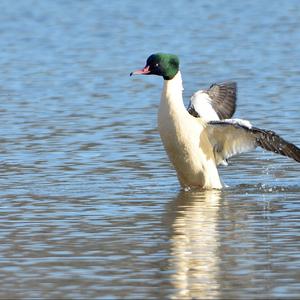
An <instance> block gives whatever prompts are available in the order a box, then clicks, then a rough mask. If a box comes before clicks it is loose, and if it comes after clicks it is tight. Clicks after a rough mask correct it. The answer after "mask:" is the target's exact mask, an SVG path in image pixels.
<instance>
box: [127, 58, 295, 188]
mask: <svg viewBox="0 0 300 300" xmlns="http://www.w3.org/2000/svg"><path fill="white" fill-rule="evenodd" d="M179 65H180V63H179V58H178V56H177V55H174V54H169V53H154V54H151V55H150V56H149V57H148V59H147V61H146V65H145V67H144V68H142V69H140V70H137V71H134V72H131V73H130V76H132V75H157V76H161V77H162V78H163V88H162V93H161V99H160V104H159V109H158V114H157V122H158V131H159V134H160V137H161V140H162V143H163V146H164V149H165V151H166V153H167V155H168V157H169V160H170V161H171V163H172V165H173V166H174V168H175V171H176V174H177V177H178V181H179V183H180V186H181V187H182V189H184V190H186V189H205V190H206V189H208V190H209V189H222V188H223V187H224V186H225V185H224V184H223V183H222V181H221V179H220V176H219V172H218V166H220V165H228V159H229V158H231V157H233V156H235V155H238V154H241V153H244V152H247V151H251V150H254V149H256V148H257V147H261V148H263V149H265V150H267V151H271V152H274V153H277V154H280V155H283V156H287V157H289V158H291V159H293V160H295V161H296V162H298V163H300V149H299V148H298V147H297V146H296V145H294V144H292V143H290V142H288V141H286V140H285V139H283V138H282V137H280V136H279V135H278V134H277V133H275V132H274V131H271V130H265V129H261V128H257V127H254V126H252V124H251V123H250V122H249V121H247V120H243V119H234V118H232V116H233V114H234V113H235V110H236V98H237V84H236V82H234V81H227V82H226V81H225V82H221V83H214V84H212V85H211V86H210V87H209V88H208V89H206V90H199V91H197V92H196V93H195V94H194V95H193V96H192V97H191V100H190V102H189V104H188V107H185V105H184V101H183V84H182V77H181V72H180V67H179Z"/></svg>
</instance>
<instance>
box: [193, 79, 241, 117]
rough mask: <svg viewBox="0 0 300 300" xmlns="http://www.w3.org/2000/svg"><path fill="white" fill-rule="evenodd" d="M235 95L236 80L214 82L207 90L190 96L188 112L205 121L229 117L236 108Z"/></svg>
mask: <svg viewBox="0 0 300 300" xmlns="http://www.w3.org/2000/svg"><path fill="white" fill-rule="evenodd" d="M236 95H237V84H236V82H233V81H227V82H221V83H214V84H212V85H211V86H210V88H209V89H208V90H203V91H202V90H200V91H198V92H196V93H195V94H194V95H193V96H192V98H191V100H190V103H189V106H188V112H189V113H190V114H191V115H193V116H194V117H202V118H204V119H205V120H207V121H209V120H220V119H221V120H222V119H230V118H231V117H232V116H233V114H234V112H235V109H236Z"/></svg>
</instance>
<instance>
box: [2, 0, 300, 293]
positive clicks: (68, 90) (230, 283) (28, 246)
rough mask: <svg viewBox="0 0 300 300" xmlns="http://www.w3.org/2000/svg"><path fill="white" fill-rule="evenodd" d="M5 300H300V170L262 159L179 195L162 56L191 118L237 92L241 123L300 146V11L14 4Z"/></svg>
mask: <svg viewBox="0 0 300 300" xmlns="http://www.w3.org/2000/svg"><path fill="white" fill-rule="evenodd" d="M0 24H1V28H0V49H1V53H0V70H1V76H0V117H1V120H2V122H1V126H0V141H1V147H0V163H1V175H0V184H1V190H0V196H1V198H0V199H1V200H0V201H1V202H0V203H1V228H0V239H1V243H0V267H1V274H0V298H22V299H25V298H30V299H32V298H43V299H49V298H60V299H64V298H65V299H66V298H68V299H70V298H73V299H81V298H88V299H96V298H97V299H99V298H100V299H108V298H109V299H111V298H112V299H116V298H117V299H118V298H123V299H124V298H125V299H141V298H143V299H150V298H153V299H163V298H174V299H202V298H213V299H215V298H223V299H228V298H237V299H241V298H258V299H259V298H261V299H266V298H291V297H295V298H297V297H299V294H300V283H299V282H300V272H299V269H300V255H299V253H300V242H299V240H300V239H299V238H300V236H299V222H300V202H299V200H300V199H299V195H300V184H299V175H300V173H299V171H300V165H299V164H297V163H295V162H294V161H292V160H290V159H287V158H285V157H281V156H277V155H275V154H270V153H267V152H263V151H261V150H257V151H255V152H251V153H247V154H243V155H241V156H238V157H235V158H233V159H231V160H230V165H229V166H228V167H226V168H225V167H222V168H220V173H221V177H222V179H223V181H224V182H225V183H226V184H227V185H228V186H229V187H228V188H226V189H224V190H223V191H220V192H218V191H206V192H201V191H199V192H182V191H180V187H179V184H178V182H177V179H176V175H175V172H174V170H173V169H172V167H171V165H170V163H169V162H168V159H167V156H166V154H165V152H164V150H163V147H162V145H161V141H160V138H159V135H158V132H157V129H156V128H157V125H156V113H157V109H158V103H159V98H160V92H161V87H162V82H161V81H162V80H161V78H158V77H151V76H146V77H135V78H130V77H129V73H130V72H131V71H133V70H135V69H138V68H141V67H143V66H144V64H145V60H146V58H147V57H148V56H149V55H150V54H151V53H154V52H157V51H160V52H171V53H175V54H177V55H178V56H179V57H180V59H181V71H182V74H183V80H184V88H185V90H184V95H185V101H186V103H187V102H188V100H189V97H190V96H191V95H192V94H193V92H195V91H196V90H198V89H202V88H207V87H208V86H209V85H210V84H211V83H213V82H217V81H223V80H227V79H231V80H236V81H237V82H238V88H239V90H238V109H237V112H236V117H239V118H246V119H248V120H250V121H251V122H252V123H253V124H254V125H255V126H257V127H261V128H265V129H272V130H274V131H276V132H277V133H278V134H280V135H282V136H283V137H284V138H285V139H287V140H289V141H291V142H293V143H295V144H297V145H300V132H299V130H298V129H299V125H300V122H299V113H300V105H299V103H300V98H299V94H300V84H299V78H300V65H299V61H300V44H299V42H298V41H299V40H300V3H299V1H296V0H295V1H293V0H288V1H273V2H270V1H265V0H263V1H262V0H260V1H221V0H219V1H186V0H175V1H157V0H154V1H148V2H147V1H96V0H95V1H34V0H28V1H25V0H23V1H15V2H12V1H2V2H1V14H0Z"/></svg>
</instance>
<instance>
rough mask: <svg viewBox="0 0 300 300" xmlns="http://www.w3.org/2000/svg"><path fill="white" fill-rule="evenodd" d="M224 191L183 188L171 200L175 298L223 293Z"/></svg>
mask: <svg viewBox="0 0 300 300" xmlns="http://www.w3.org/2000/svg"><path fill="white" fill-rule="evenodd" d="M220 197H221V192H220V191H216V190H214V191H203V192H192V193H191V192H188V193H187V192H181V193H179V194H178V196H177V198H176V199H175V201H174V202H173V203H172V204H171V205H172V209H173V211H174V212H175V216H174V222H173V223H172V225H171V235H172V236H171V251H170V252H171V256H172V257H171V258H170V269H172V270H175V271H174V274H172V283H173V285H174V287H175V293H174V295H173V298H175V299H182V298H183V297H184V298H188V299H189V298H191V299H203V298H218V297H219V282H218V277H217V276H218V274H219V265H220V264H219V258H218V254H217V252H218V244H219V243H218V241H219V235H218V229H217V226H218V223H217V221H218V211H219V201H220Z"/></svg>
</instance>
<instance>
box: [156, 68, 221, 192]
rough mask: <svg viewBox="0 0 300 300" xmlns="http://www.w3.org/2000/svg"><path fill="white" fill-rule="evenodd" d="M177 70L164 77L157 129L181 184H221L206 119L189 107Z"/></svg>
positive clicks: (205, 185)
mask: <svg viewBox="0 0 300 300" xmlns="http://www.w3.org/2000/svg"><path fill="white" fill-rule="evenodd" d="M182 90H183V87H182V80H181V74H180V72H178V73H177V74H176V76H175V77H174V78H173V79H172V80H165V81H164V87H163V91H162V95H161V100H160V106H159V110H158V130H159V133H160V136H161V139H162V142H163V144H164V147H165V149H166V152H167V154H168V156H169V159H170V161H171V162H172V164H173V166H174V167H175V170H176V172H177V176H178V179H179V182H180V184H181V186H182V187H185V188H186V187H200V188H207V189H211V188H221V187H222V185H221V182H220V178H219V174H218V170H217V167H216V163H215V158H214V153H213V148H212V145H211V143H210V141H209V139H208V137H207V133H206V128H205V126H206V122H205V121H204V120H202V118H195V117H193V116H192V115H191V114H189V113H188V111H187V110H186V108H185V106H184V103H183V99H182Z"/></svg>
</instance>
